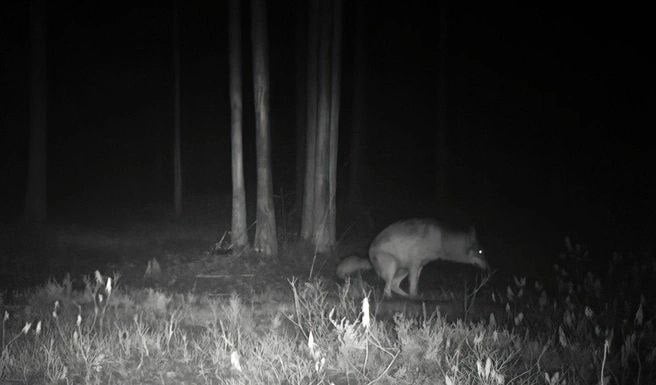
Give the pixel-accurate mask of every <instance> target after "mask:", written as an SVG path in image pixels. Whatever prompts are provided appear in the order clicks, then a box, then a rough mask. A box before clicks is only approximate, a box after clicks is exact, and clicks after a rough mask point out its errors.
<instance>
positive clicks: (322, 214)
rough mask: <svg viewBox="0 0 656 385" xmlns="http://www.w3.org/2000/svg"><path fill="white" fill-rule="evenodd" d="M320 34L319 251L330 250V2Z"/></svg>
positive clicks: (316, 227) (324, 4)
mask: <svg viewBox="0 0 656 385" xmlns="http://www.w3.org/2000/svg"><path fill="white" fill-rule="evenodd" d="M320 11H321V12H320V37H319V65H318V90H319V105H318V110H317V138H316V144H315V145H316V149H315V172H314V173H315V174H314V175H315V182H314V183H315V184H314V245H315V247H316V250H317V251H318V252H326V251H328V250H329V248H330V246H331V243H330V238H329V232H328V201H329V199H330V190H329V189H330V184H329V182H328V179H329V177H330V165H329V162H330V157H329V156H330V103H331V93H330V86H331V83H330V74H331V72H330V69H331V56H332V55H331V42H332V41H331V40H332V39H331V38H332V28H331V26H332V23H331V22H332V16H333V15H332V13H331V8H330V4H329V3H328V2H321V10H320Z"/></svg>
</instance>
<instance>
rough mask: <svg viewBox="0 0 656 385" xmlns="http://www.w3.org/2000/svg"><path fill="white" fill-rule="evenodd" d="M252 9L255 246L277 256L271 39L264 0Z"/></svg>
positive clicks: (266, 254)
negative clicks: (255, 194) (271, 120)
mask: <svg viewBox="0 0 656 385" xmlns="http://www.w3.org/2000/svg"><path fill="white" fill-rule="evenodd" d="M251 13H252V33H251V38H252V48H253V87H254V98H255V130H256V152H257V214H256V221H257V224H256V229H255V240H254V242H253V247H254V249H255V251H257V252H259V253H262V254H263V255H265V256H275V255H277V254H278V240H277V235H276V218H275V211H274V206H273V182H272V177H271V138H270V133H269V68H268V57H267V55H268V42H267V22H266V4H265V3H264V0H252V2H251Z"/></svg>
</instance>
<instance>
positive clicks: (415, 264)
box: [337, 219, 488, 297]
mask: <svg viewBox="0 0 656 385" xmlns="http://www.w3.org/2000/svg"><path fill="white" fill-rule="evenodd" d="M438 259H439V260H444V261H452V262H459V263H464V264H470V265H474V266H477V267H479V268H481V269H484V270H487V269H488V263H487V260H486V258H485V254H484V253H483V251H482V250H481V249H480V248H479V244H478V240H477V239H476V230H475V229H474V228H473V227H471V228H469V229H468V230H462V229H454V228H451V227H448V226H446V225H444V224H441V223H440V222H438V221H436V220H432V219H407V220H402V221H399V222H395V223H392V224H391V225H389V226H388V227H387V228H385V229H384V230H383V231H381V232H380V234H378V235H377V236H376V238H374V240H373V241H372V242H371V245H370V246H369V260H366V259H364V258H359V257H357V256H351V257H348V258H346V259H344V260H343V261H342V262H341V263H340V264H339V265H338V266H337V276H338V277H340V278H342V279H343V278H345V277H346V276H347V275H349V274H352V273H354V272H356V271H359V270H368V269H372V268H373V269H375V270H376V273H377V274H378V276H380V277H381V278H382V279H383V280H384V281H385V290H384V294H385V296H386V297H391V296H392V292H394V293H396V294H398V295H401V296H403V297H416V296H417V285H418V282H419V275H420V274H421V270H422V268H423V267H424V265H426V264H427V263H428V262H431V261H435V260H438ZM406 277H408V281H409V286H410V290H409V291H410V294H409V295H408V293H406V292H405V291H404V290H403V289H401V287H400V284H401V281H403V279H405V278H406Z"/></svg>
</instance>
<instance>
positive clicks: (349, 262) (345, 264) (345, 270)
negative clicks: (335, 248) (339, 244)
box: [336, 255, 373, 279]
mask: <svg viewBox="0 0 656 385" xmlns="http://www.w3.org/2000/svg"><path fill="white" fill-rule="evenodd" d="M372 268H373V266H372V265H371V262H370V261H369V259H367V258H361V257H358V256H357V255H352V256H350V257H346V258H344V259H343V260H342V262H340V263H339V265H337V271H336V274H337V277H339V278H340V279H346V276H348V275H351V274H353V273H355V272H357V271H361V270H370V269H372Z"/></svg>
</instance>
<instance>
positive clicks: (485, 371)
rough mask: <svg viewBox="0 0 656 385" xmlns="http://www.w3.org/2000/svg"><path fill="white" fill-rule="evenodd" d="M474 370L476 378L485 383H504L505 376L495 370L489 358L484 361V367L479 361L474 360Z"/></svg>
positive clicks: (500, 384) (501, 384)
mask: <svg viewBox="0 0 656 385" xmlns="http://www.w3.org/2000/svg"><path fill="white" fill-rule="evenodd" d="M476 370H477V372H478V376H479V377H480V378H481V379H482V380H483V381H484V382H486V383H488V382H490V381H494V383H496V384H497V385H503V384H504V383H505V381H506V380H505V376H504V375H503V374H501V373H499V372H498V371H497V370H496V369H495V367H494V365H493V363H492V359H491V358H490V357H487V359H486V360H485V366H483V363H482V362H481V360H476Z"/></svg>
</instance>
